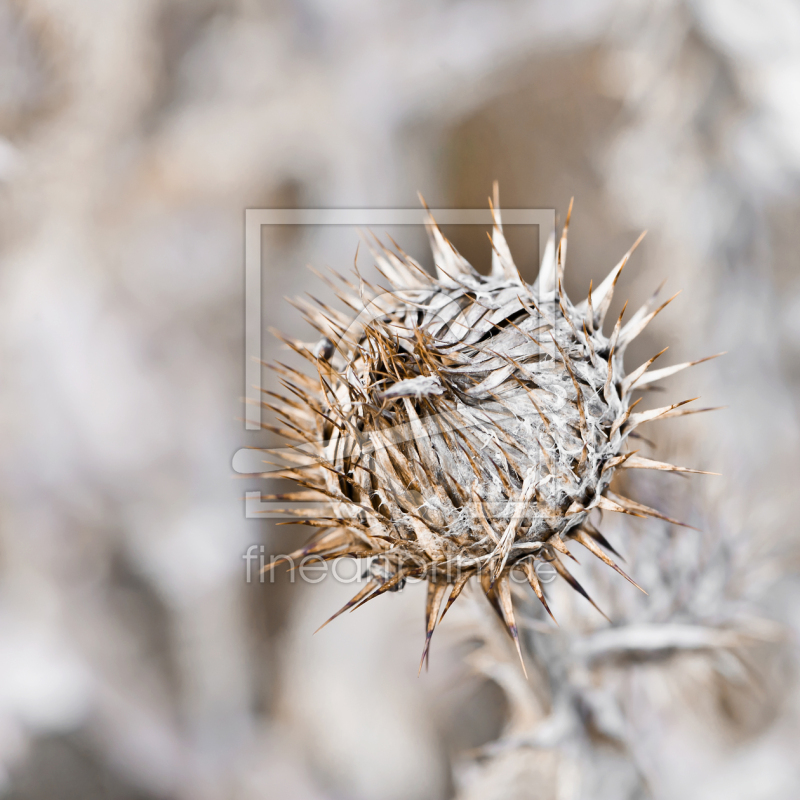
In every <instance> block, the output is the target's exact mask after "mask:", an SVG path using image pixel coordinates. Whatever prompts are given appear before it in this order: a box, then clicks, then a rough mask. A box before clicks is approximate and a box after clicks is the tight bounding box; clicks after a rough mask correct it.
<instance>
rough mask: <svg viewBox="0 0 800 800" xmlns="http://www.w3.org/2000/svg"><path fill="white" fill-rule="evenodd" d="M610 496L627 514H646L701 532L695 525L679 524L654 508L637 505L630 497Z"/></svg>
mask: <svg viewBox="0 0 800 800" xmlns="http://www.w3.org/2000/svg"><path fill="white" fill-rule="evenodd" d="M609 494H610V495H612V496H613V498H614V500H615V501H616V502H617V503H618V504H619V505H620V506H622V507H623V508H624V509H626V510H627V513H629V514H633V513H634V512H638V513H639V515H641V514H644V515H645V516H647V517H655V518H656V519H663V520H664V521H665V522H671V523H672V524H673V525H680V526H681V527H682V528H691V529H692V530H693V531H698V532H700V529H699V528H695V527H694V526H693V525H687V524H686V523H685V522H679V521H678V520H677V519H672V517H667V516H664V514H662V513H661V512H660V511H656V510H655V509H654V508H650V506H645V505H643V504H642V503H637V502H636V501H635V500H631V499H630V497H623V496H622V495H619V494H615V493H614V492H610V491H609Z"/></svg>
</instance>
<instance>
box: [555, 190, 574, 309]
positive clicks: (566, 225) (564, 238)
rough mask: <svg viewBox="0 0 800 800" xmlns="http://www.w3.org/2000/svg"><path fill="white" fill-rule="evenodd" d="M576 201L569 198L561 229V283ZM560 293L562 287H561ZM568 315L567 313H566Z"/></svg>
mask: <svg viewBox="0 0 800 800" xmlns="http://www.w3.org/2000/svg"><path fill="white" fill-rule="evenodd" d="M574 202H575V198H574V197H570V199H569V208H568V209H567V218H566V220H564V227H563V229H562V231H561V241H559V243H558V256H557V260H556V265H557V270H558V282H559V283H560V282H561V280H562V279H563V277H564V270H565V269H566V267H567V233H568V231H569V221H570V219H571V218H572V204H573V203H574ZM559 293H560V287H559ZM564 316H566V314H565V315H564Z"/></svg>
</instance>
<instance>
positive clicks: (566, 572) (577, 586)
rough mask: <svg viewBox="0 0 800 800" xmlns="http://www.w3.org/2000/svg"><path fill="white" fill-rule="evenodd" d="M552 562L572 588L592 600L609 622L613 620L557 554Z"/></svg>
mask: <svg viewBox="0 0 800 800" xmlns="http://www.w3.org/2000/svg"><path fill="white" fill-rule="evenodd" d="M551 563H552V564H553V567H554V568H555V571H556V572H557V573H558V574H559V575H560V576H561V577H562V578H563V579H564V580H565V581H566V582H567V583H568V584H569V585H570V586H571V587H572V588H573V589H574V590H575V591H576V592H578V594H582V595H583V596H584V597H585V598H586V599H587V600H588V601H589V602H590V603H591V604H592V605H593V606H594V607H595V608H596V609H597V611H599V612H600V613H601V614H602V615H603V616H604V617H605V618H606V619H607V620H608V621H609V622H611V620H610V619H608V617H607V616H606V614H605V613H604V612H603V611H602V610H601V609H600V607H599V606H598V605H597V603H595V602H594V600H592V598H591V597H589V595H588V594H587V593H586V589H584V588H583V586H581V585H580V584H579V583H578V581H577V580H576V579H575V577H574V576H573V575H572V574H571V573H570V572H569V570H568V569H567V568H566V567H565V566H564V565H563V564H562V563H561V560H560V559H559V558H558V556H556V557H555V559H553V561H552V562H551Z"/></svg>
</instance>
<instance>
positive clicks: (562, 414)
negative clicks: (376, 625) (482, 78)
mask: <svg viewBox="0 0 800 800" xmlns="http://www.w3.org/2000/svg"><path fill="white" fill-rule="evenodd" d="M490 204H491V201H490ZM497 205H498V203H497V197H496V192H495V202H494V204H493V215H494V226H493V230H492V234H491V237H490V238H491V247H492V269H491V273H490V274H489V275H481V274H479V273H478V272H477V271H476V270H474V269H473V267H472V266H471V265H470V264H469V263H468V262H467V261H466V260H465V259H464V258H463V257H462V256H461V255H460V254H459V253H458V252H457V251H456V250H455V248H454V247H453V246H452V245H451V244H450V242H448V241H447V240H446V239H445V238H444V237H443V236H442V234H441V232H440V230H439V229H438V227H437V226H436V223H435V222H434V220H433V219H432V218H429V222H428V225H427V228H428V232H429V235H430V240H431V247H432V250H433V256H434V263H435V266H436V276H433V275H430V274H429V273H427V272H426V271H425V270H424V269H423V268H422V267H421V266H420V265H419V264H418V263H417V262H416V261H415V260H414V259H413V258H411V257H410V256H408V255H406V254H405V253H403V252H402V250H400V249H399V248H397V252H394V251H392V250H390V249H388V248H386V247H384V246H383V245H381V244H380V243H379V242H377V241H376V242H375V243H374V244H372V245H371V246H370V247H371V250H372V253H373V256H374V258H375V262H376V265H377V268H378V270H379V271H380V272H381V274H382V275H383V276H384V277H385V279H386V280H387V281H388V283H389V286H390V289H388V290H386V289H383V288H381V287H377V286H373V285H371V284H369V283H368V282H367V281H365V280H363V279H362V278H361V277H360V276H358V283H357V284H353V283H351V282H349V281H348V280H346V279H344V278H340V277H339V276H336V277H337V278H338V280H339V281H340V283H341V285H338V284H337V285H334V288H335V289H336V291H337V294H338V296H339V298H340V299H341V300H342V302H343V303H344V304H345V305H346V306H347V307H348V309H349V313H347V314H343V313H341V312H339V311H335V310H333V309H331V308H329V307H327V306H326V305H324V304H322V303H318V304H317V305H318V306H319V307H316V306H314V305H312V304H310V303H305V302H303V303H301V307H302V309H303V311H304V313H305V315H306V318H307V319H308V321H309V322H310V323H311V324H312V325H313V326H314V327H315V328H316V329H317V330H318V331H319V333H320V335H321V339H320V340H319V341H318V342H317V343H314V344H305V343H302V342H298V341H292V340H287V339H284V341H286V342H287V344H289V345H290V346H291V347H292V348H293V349H294V350H296V351H297V352H299V353H300V354H302V355H303V356H305V357H306V358H307V359H308V360H309V361H310V362H311V363H312V364H313V365H314V367H315V369H316V375H315V376H314V377H313V378H311V377H308V376H307V375H305V374H303V373H301V372H298V371H296V370H293V369H291V368H289V367H285V366H283V365H275V366H274V367H273V368H274V369H275V370H276V371H277V372H278V373H279V374H280V375H281V376H282V378H283V384H284V386H285V388H286V389H287V390H288V392H289V394H288V395H286V396H281V397H279V398H278V403H277V405H276V404H268V406H269V407H270V408H272V409H273V410H274V411H276V412H277V414H278V415H279V416H280V417H282V419H283V423H284V425H283V427H282V428H275V427H274V426H267V427H269V428H270V429H272V430H278V431H279V432H280V433H282V434H284V435H285V436H286V437H287V438H288V439H290V440H291V441H292V447H291V448H290V449H289V450H288V451H285V452H286V457H287V459H288V461H289V462H291V463H287V464H286V467H285V469H282V470H281V472H280V475H281V476H282V477H287V478H291V479H293V480H295V481H297V483H299V484H300V485H301V486H303V487H304V489H305V491H301V492H297V493H293V494H291V495H275V496H272V497H271V498H270V499H292V500H313V501H322V503H323V505H322V508H319V507H317V508H314V509H311V508H309V509H303V510H301V511H299V512H297V513H298V514H299V515H300V516H301V520H300V521H301V522H303V523H304V524H306V525H310V526H313V527H315V528H318V530H317V532H316V533H315V534H314V536H313V537H312V539H311V541H310V542H308V543H307V544H306V545H305V547H303V548H301V549H300V550H298V551H297V552H296V553H293V554H292V556H293V557H297V558H302V557H305V556H309V555H316V556H318V557H320V558H322V559H334V558H340V557H352V558H369V559H371V561H370V562H369V563H370V566H369V568H368V570H367V574H368V577H369V580H368V581H367V583H366V584H365V586H364V587H363V588H362V590H361V591H360V592H359V593H358V594H357V595H356V596H355V597H354V598H353V599H352V600H351V601H350V602H349V603H347V604H346V605H345V606H344V608H342V609H341V610H340V611H339V612H337V614H335V615H334V616H333V617H331V620H332V619H334V618H335V617H336V616H338V614H340V613H342V612H343V611H345V610H347V609H350V608H354V607H355V606H357V605H358V604H361V603H364V602H367V601H368V600H370V599H372V598H374V597H377V596H378V595H380V594H383V593H384V592H387V591H392V590H396V589H397V588H399V587H400V586H401V585H402V584H403V582H404V581H405V579H406V578H408V577H416V578H420V579H424V580H426V581H427V583H428V598H427V604H426V605H427V607H426V643H425V649H424V651H423V659H424V658H425V657H426V655H427V651H428V645H429V643H430V637H431V635H432V633H433V630H434V627H435V626H436V624H437V621H438V620H439V619H440V611H441V609H442V602H443V600H444V598H445V595H446V594H447V591H448V589H449V591H450V593H449V596H448V599H447V603H446V605H445V607H444V611H443V612H442V616H443V615H444V612H446V611H447V608H449V606H450V605H451V604H452V603H453V601H454V600H455V599H456V598H457V597H458V595H459V594H460V593H461V591H462V589H463V588H464V586H465V585H466V583H467V582H468V580H469V579H470V578H471V577H473V576H474V577H476V578H477V580H478V581H479V583H480V586H481V588H482V590H483V592H484V593H485V595H486V597H487V598H488V599H489V601H490V602H491V604H492V606H493V607H494V608H495V610H496V611H497V613H498V615H499V616H500V618H501V619H502V620H503V622H504V624H505V626H506V628H507V629H508V631H509V633H510V634H511V636H512V637H513V638H514V639H515V641H517V629H516V624H515V622H514V612H513V608H512V603H511V593H510V586H509V583H508V576H509V573H510V572H511V571H512V570H520V571H521V572H522V573H523V574H524V576H525V577H526V578H527V580H528V582H529V583H530V585H531V587H532V588H533V591H534V592H535V593H536V595H537V596H538V598H539V600H541V602H542V603H543V604H544V606H545V608H547V610H548V613H549V611H550V609H549V608H548V607H547V601H546V599H545V596H544V593H543V591H542V587H541V585H540V582H539V580H538V578H537V574H536V571H535V569H534V565H535V562H536V561H537V560H544V561H548V562H550V563H551V564H552V566H553V567H554V568H555V570H556V571H557V572H558V574H559V575H560V576H561V577H562V578H563V579H564V580H566V581H567V582H568V583H569V584H570V585H571V586H572V587H573V588H574V589H575V590H576V591H578V592H580V593H581V594H583V595H584V596H586V597H587V599H589V598H588V595H586V592H585V591H584V590H583V588H582V587H581V586H580V584H579V583H578V582H577V581H576V580H575V578H574V577H573V576H572V575H571V574H570V572H569V571H568V569H567V567H566V565H565V564H564V560H563V559H564V557H571V556H570V553H569V550H568V548H567V542H569V541H570V540H576V541H578V542H579V543H580V544H581V545H583V546H584V547H586V548H587V549H589V550H590V551H591V552H592V553H593V554H594V555H596V556H597V557H598V558H600V559H602V560H603V561H604V562H605V563H607V564H608V565H609V566H611V567H613V568H614V569H615V570H617V571H618V572H620V573H621V574H622V575H624V573H622V571H621V570H620V568H619V567H618V566H617V565H616V564H615V563H614V562H613V561H612V560H611V558H610V557H609V556H608V555H607V554H606V552H605V551H606V550H609V551H611V552H613V549H612V548H611V546H610V545H609V543H608V542H607V541H606V540H605V538H604V537H603V535H602V534H601V533H600V532H599V531H598V530H597V529H596V528H595V527H594V526H593V525H592V524H591V522H590V521H589V515H590V512H591V511H592V510H593V509H602V510H607V511H615V512H620V513H625V514H632V515H634V516H655V517H659V518H661V519H667V520H669V518H668V517H665V516H663V515H662V514H660V513H659V512H658V511H655V510H654V509H651V508H648V507H647V506H644V505H641V504H640V503H637V502H635V501H633V500H630V499H628V498H625V497H621V496H619V495H616V494H614V493H613V492H612V491H611V490H610V489H609V485H610V483H611V480H612V478H613V476H614V473H615V472H616V470H618V469H626V468H627V469H630V468H644V469H657V470H671V471H690V472H691V471H692V470H684V469H683V468H679V467H675V466H673V465H670V464H665V463H662V462H658V461H652V460H650V459H646V458H643V457H641V456H639V455H638V454H637V452H636V450H631V449H629V448H628V439H629V438H630V436H631V434H632V433H633V432H634V431H635V430H636V428H637V427H638V426H639V425H641V424H643V423H644V422H648V421H650V420H654V419H659V418H665V417H671V416H678V415H681V414H685V413H691V412H690V411H688V410H687V409H684V408H682V406H683V405H684V403H676V404H674V405H669V406H666V407H664V408H658V409H654V410H652V411H645V412H636V411H635V410H634V408H635V406H636V402H634V401H633V400H632V395H633V393H634V392H635V391H637V390H639V389H642V388H644V387H645V386H649V385H652V384H653V383H655V382H656V381H659V380H661V379H662V378H665V377H667V376H668V375H670V374H673V373H674V372H677V371H678V370H680V369H683V368H685V367H687V366H691V363H699V362H691V363H687V364H678V365H676V366H673V367H667V368H665V369H660V370H654V371H648V369H649V367H650V366H651V364H652V363H653V361H654V360H655V359H656V358H657V357H658V355H661V354H660V353H659V354H657V355H656V356H654V357H653V358H652V359H650V360H649V361H648V362H646V363H645V364H642V365H641V366H640V367H639V368H637V369H635V370H633V371H632V372H630V373H626V372H625V369H624V366H623V358H624V353H625V349H626V347H627V346H628V344H629V343H630V342H631V341H632V340H633V339H634V337H636V336H637V335H638V334H639V333H641V331H642V330H643V329H644V328H645V326H646V325H647V324H648V323H649V322H650V321H651V320H652V319H653V317H654V316H655V315H656V314H658V312H659V311H661V309H662V308H663V307H664V306H665V305H666V304H667V303H669V300H667V301H666V302H665V303H663V304H660V303H659V302H658V300H657V299H656V296H654V297H653V298H652V299H651V300H650V301H649V302H648V303H647V304H646V305H645V306H644V307H643V308H641V309H639V311H637V312H636V313H635V314H634V315H633V316H632V317H631V318H630V319H629V320H628V322H627V323H625V324H623V314H624V309H623V313H622V314H620V316H619V318H618V319H616V320H615V321H614V322H613V324H611V325H610V326H607V327H609V328H610V331H609V332H608V334H606V333H605V332H604V322H605V318H606V314H607V312H608V309H609V305H610V303H611V299H612V295H613V292H614V287H615V286H616V283H617V280H618V278H619V276H620V273H621V272H622V270H623V268H624V267H625V265H626V263H627V262H628V259H629V258H630V255H631V253H632V251H633V249H634V248H635V247H636V244H638V241H637V242H636V244H634V246H633V247H632V248H631V250H630V251H629V252H628V253H626V254H625V256H624V257H623V258H622V260H621V261H620V262H619V264H617V265H616V267H614V269H612V270H611V272H610V273H609V274H608V276H607V277H606V278H605V279H604V280H603V281H602V282H601V283H600V284H599V285H598V286H597V287H596V288H592V286H590V288H589V294H588V296H587V298H586V299H585V300H583V301H582V302H580V303H578V304H573V303H572V302H571V301H570V299H569V298H568V297H567V295H566V294H565V292H564V289H563V276H564V268H565V265H566V254H567V231H568V227H569V219H570V215H569V214H568V215H567V219H566V224H565V225H564V230H563V233H562V235H561V238H560V241H559V243H558V246H557V247H556V245H555V241H554V240H553V239H551V241H550V242H549V243H548V246H547V250H546V253H545V256H544V259H543V261H542V264H541V268H540V272H539V276H538V278H537V279H536V281H535V283H534V284H533V285H529V284H527V283H526V282H525V281H524V280H523V279H522V278H521V277H520V275H519V272H518V270H517V268H516V267H515V265H514V262H513V260H512V258H511V253H510V251H509V248H508V244H507V243H506V240H505V238H504V236H503V229H502V223H501V217H500V211H499V209H498V208H497ZM571 208H572V207H571V205H570V211H571ZM640 239H641V237H640ZM656 294H657V293H656ZM670 299H672V298H670ZM662 352H663V351H662ZM685 402H690V401H685ZM271 476H272V477H275V476H276V474H275V473H271ZM669 521H670V522H675V521H674V520H669ZM678 524H679V523H678ZM625 577H626V578H627V577H628V576H627V575H625ZM628 580H631V579H630V578H628ZM631 582H633V581H631ZM590 602H592V601H591V600H590ZM592 604H593V605H594V603H592ZM595 607H596V606H595ZM598 610H599V609H598ZM601 613H602V612H601ZM331 620H328V621H329V622H330V621H331ZM326 624H327V623H326ZM517 647H519V644H517Z"/></svg>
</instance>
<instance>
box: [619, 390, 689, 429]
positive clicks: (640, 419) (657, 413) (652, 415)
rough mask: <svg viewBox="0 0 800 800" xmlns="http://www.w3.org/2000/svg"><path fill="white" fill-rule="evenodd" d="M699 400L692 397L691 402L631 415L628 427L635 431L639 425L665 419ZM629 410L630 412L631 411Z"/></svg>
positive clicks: (684, 401)
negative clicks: (677, 409)
mask: <svg viewBox="0 0 800 800" xmlns="http://www.w3.org/2000/svg"><path fill="white" fill-rule="evenodd" d="M640 399H641V398H640ZM699 399H700V398H699V397H691V398H689V400H681V402H680V403H673V404H672V405H671V406H662V407H661V408H653V409H651V410H650V411H641V412H639V413H638V414H631V415H630V417H629V419H628V420H627V422H628V425H629V426H630V428H631V429H633V428H636V427H637V426H638V425H642V424H643V423H645V422H652V421H653V420H654V419H663V418H664V417H666V416H667V415H668V414H670V412H672V411H674V410H675V409H676V408H680V407H681V406H685V405H686V404H687V403H693V402H694V401H695V400H699ZM637 402H638V400H637ZM634 405H635V403H634ZM631 408H633V406H631ZM628 410H629V411H630V409H628Z"/></svg>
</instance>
